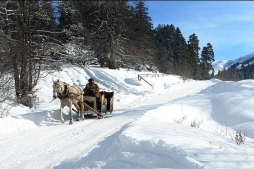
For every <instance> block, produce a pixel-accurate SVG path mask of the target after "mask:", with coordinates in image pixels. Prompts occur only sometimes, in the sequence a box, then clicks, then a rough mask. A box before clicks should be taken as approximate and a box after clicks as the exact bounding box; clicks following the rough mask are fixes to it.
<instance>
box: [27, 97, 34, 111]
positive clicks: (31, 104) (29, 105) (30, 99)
mask: <svg viewBox="0 0 254 169" xmlns="http://www.w3.org/2000/svg"><path fill="white" fill-rule="evenodd" d="M27 102H28V107H29V108H30V109H31V108H32V107H33V106H34V104H33V95H32V94H28V95H27Z"/></svg>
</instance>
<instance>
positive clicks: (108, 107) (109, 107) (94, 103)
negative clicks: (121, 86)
mask: <svg viewBox="0 0 254 169" xmlns="http://www.w3.org/2000/svg"><path fill="white" fill-rule="evenodd" d="M100 94H101V100H100V101H99V100H98V99H97V98H96V96H95V95H94V94H86V95H84V97H83V101H84V103H85V104H87V105H89V106H90V107H91V108H92V109H94V110H96V111H97V112H99V113H100V114H102V115H103V114H105V116H106V115H107V113H108V112H109V113H110V115H111V114H112V111H113V103H114V92H105V91H101V92H100ZM84 115H85V116H98V113H96V112H95V111H92V110H91V109H88V108H86V107H85V111H84Z"/></svg>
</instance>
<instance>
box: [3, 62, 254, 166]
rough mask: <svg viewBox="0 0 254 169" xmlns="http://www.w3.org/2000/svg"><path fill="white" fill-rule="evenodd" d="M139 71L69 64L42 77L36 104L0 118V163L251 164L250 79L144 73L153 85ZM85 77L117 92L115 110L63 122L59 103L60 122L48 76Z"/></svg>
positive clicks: (253, 98)
mask: <svg viewBox="0 0 254 169" xmlns="http://www.w3.org/2000/svg"><path fill="white" fill-rule="evenodd" d="M144 73H149V72H142V73H141V74H144ZM139 74H140V72H137V71H134V70H124V69H121V70H110V69H103V68H94V67H86V68H81V67H73V66H68V65H67V66H65V67H63V70H62V71H61V72H56V73H55V74H53V75H52V76H48V77H47V78H46V79H43V80H41V81H40V82H39V84H38V85H37V86H36V87H37V88H38V89H39V90H38V92H37V94H38V97H39V101H37V106H36V108H33V109H28V108H27V107H23V106H21V105H13V107H12V109H11V111H10V115H9V116H7V117H4V118H1V119H0V147H1V151H0V168H1V169H9V168H11V169H15V168H22V169H31V168H36V169H45V168H51V169H63V168H66V169H67V168H68V169H69V168H73V169H83V168H85V169H89V168H98V169H100V168H108V169H112V168H114V169H118V168H121V169H129V168H181V169H183V168H184V169H187V168H188V169H191V168H193V169H199V168H207V169H214V168H216V169H219V168H220V169H222V168H230V169H239V168H241V169H242V168H244V169H248V168H249V169H250V168H253V166H254V153H253V143H254V132H253V131H254V127H253V126H254V114H253V105H254V90H253V89H254V86H253V84H254V83H253V81H251V80H244V81H240V82H223V81H219V80H216V79H213V80H207V81H194V80H182V78H181V77H179V76H173V75H163V74H156V76H153V77H152V76H148V77H146V76H143V77H144V78H145V79H146V80H147V81H148V82H150V83H151V84H152V85H153V87H151V86H150V85H148V84H147V83H146V82H145V81H143V80H141V81H139V80H138V75H139ZM149 74H151V73H149ZM90 77H92V78H94V79H95V81H96V82H97V83H98V84H99V85H100V87H101V90H105V91H114V92H115V95H114V111H113V113H112V114H113V116H112V117H110V118H105V119H96V118H94V119H91V118H90V119H85V120H84V121H74V123H73V125H69V123H68V120H69V116H68V109H67V108H65V109H64V119H65V123H64V124H62V123H61V122H60V118H59V107H60V101H59V100H54V101H53V102H50V101H51V100H52V94H53V89H52V78H53V79H57V78H59V79H60V80H62V81H65V82H67V83H69V84H75V85H79V86H81V87H82V88H83V87H84V85H85V84H86V83H87V79H88V78H90ZM74 117H75V118H76V117H77V115H74ZM191 125H192V126H193V127H191ZM237 131H241V133H244V134H245V135H246V137H244V138H245V140H242V141H243V142H242V143H244V144H241V145H237V144H236V139H235V138H236V136H237ZM241 136H244V135H243V134H242V135H241Z"/></svg>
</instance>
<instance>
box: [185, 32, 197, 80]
mask: <svg viewBox="0 0 254 169" xmlns="http://www.w3.org/2000/svg"><path fill="white" fill-rule="evenodd" d="M199 50H200V47H199V40H198V36H197V35H196V34H195V33H193V34H192V35H190V36H189V40H188V63H189V64H190V65H191V67H192V78H193V79H198V68H199Z"/></svg>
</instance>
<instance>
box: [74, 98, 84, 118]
mask: <svg viewBox="0 0 254 169" xmlns="http://www.w3.org/2000/svg"><path fill="white" fill-rule="evenodd" d="M82 106H83V105H82V104H81V103H80V102H78V103H76V104H75V107H76V109H77V110H78V120H84V110H83V109H84V108H82Z"/></svg>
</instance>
